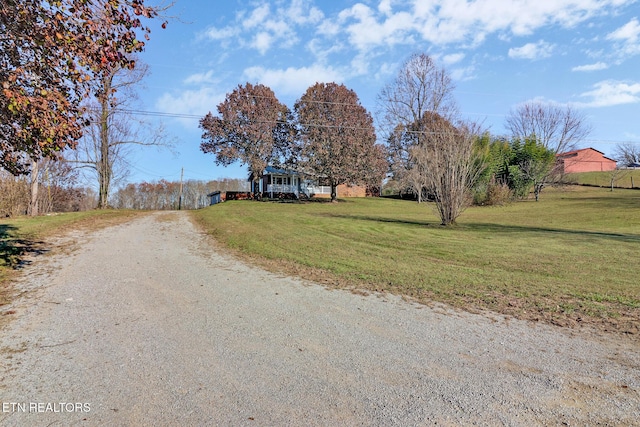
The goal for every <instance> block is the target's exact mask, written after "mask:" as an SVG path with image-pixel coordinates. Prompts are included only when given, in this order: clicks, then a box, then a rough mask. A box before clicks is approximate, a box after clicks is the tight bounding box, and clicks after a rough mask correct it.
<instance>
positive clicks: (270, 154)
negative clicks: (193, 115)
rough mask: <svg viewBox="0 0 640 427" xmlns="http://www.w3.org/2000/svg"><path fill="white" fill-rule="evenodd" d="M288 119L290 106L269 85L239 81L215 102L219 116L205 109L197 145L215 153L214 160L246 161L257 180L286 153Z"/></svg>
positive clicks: (227, 162) (226, 163)
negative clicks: (201, 131) (230, 90)
mask: <svg viewBox="0 0 640 427" xmlns="http://www.w3.org/2000/svg"><path fill="white" fill-rule="evenodd" d="M290 122H291V121H290V112H289V109H288V108H287V106H286V105H284V104H282V103H280V101H278V99H277V98H276V95H275V94H274V93H273V91H272V90H271V89H270V88H269V87H267V86H264V85H261V84H258V85H255V86H254V85H252V84H251V83H247V84H246V85H244V86H242V85H239V86H238V87H237V88H236V89H235V90H234V91H233V92H231V93H229V94H227V97H226V99H225V100H224V101H223V102H222V103H220V104H219V105H218V116H214V115H213V114H211V113H208V114H207V115H206V116H205V117H204V118H203V119H202V120H200V128H201V129H202V130H203V134H202V139H203V142H202V143H201V144H200V149H201V150H202V151H203V152H204V153H211V154H214V155H215V156H216V164H219V165H220V164H221V165H225V166H227V165H230V164H232V163H234V162H237V161H239V162H241V163H243V164H245V165H247V166H248V168H249V172H250V173H251V174H252V176H253V180H254V183H256V184H257V182H258V181H259V180H260V177H261V176H262V174H263V172H264V170H265V169H266V168H267V166H268V165H273V164H275V165H277V164H279V163H280V162H281V161H284V160H286V157H288V150H289V148H290V146H291V136H292V134H291V126H290ZM254 187H255V186H254ZM256 197H260V195H259V194H256Z"/></svg>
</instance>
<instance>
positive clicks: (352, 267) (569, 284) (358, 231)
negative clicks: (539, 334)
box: [193, 187, 640, 335]
mask: <svg viewBox="0 0 640 427" xmlns="http://www.w3.org/2000/svg"><path fill="white" fill-rule="evenodd" d="M639 211H640V192H638V191H633V190H619V191H615V192H610V191H608V190H606V189H599V188H588V187H568V188H565V189H563V190H559V189H546V190H545V192H543V194H542V198H541V201H540V202H534V201H529V200H528V201H523V202H517V203H513V204H511V205H508V206H504V207H473V208H469V209H468V210H467V211H466V212H465V213H464V214H463V215H462V216H461V217H460V218H459V221H458V224H457V225H456V226H455V227H442V226H440V225H439V219H438V218H437V217H436V216H435V215H434V213H433V210H432V209H431V206H430V204H428V203H427V204H425V203H423V204H418V203H415V202H410V201H402V200H391V199H378V198H367V199H346V200H345V201H344V203H328V204H324V203H315V204H313V203H308V204H304V203H303V204H298V203H264V202H251V201H237V202H226V203H223V204H220V205H216V206H213V207H210V208H207V209H203V210H200V211H197V212H193V216H194V217H195V218H196V220H197V221H198V222H199V223H200V224H201V225H202V226H203V227H204V228H205V229H206V230H207V232H208V233H209V234H211V235H212V236H213V237H214V238H215V239H216V240H217V241H218V242H219V243H221V244H223V245H225V246H226V247H227V248H230V249H232V250H234V251H236V253H239V254H242V255H243V256H245V257H250V258H252V259H253V260H254V262H258V263H260V264H261V265H262V266H264V267H266V268H268V269H271V270H274V271H279V272H287V273H290V274H296V275H298V276H302V277H306V278H309V279H312V280H316V281H319V282H322V283H325V284H330V285H332V286H339V287H346V288H352V289H360V290H369V291H378V292H391V293H395V294H400V295H405V296H407V297H409V298H412V299H414V300H418V301H421V302H425V303H428V302H430V301H439V302H444V303H448V304H451V305H454V306H457V307H462V308H465V309H468V310H485V309H488V310H492V311H496V312H500V313H503V314H506V315H511V316H515V317H518V318H523V319H532V320H539V321H545V322H549V323H555V324H560V325H577V324H589V325H595V326H597V327H599V328H603V329H608V330H617V331H619V332H622V333H627V334H636V335H637V334H638V333H640V330H638V328H639V325H640V285H639V281H638V277H637V271H640V268H639V267H640V261H639V259H638V256H637V249H638V247H640V234H639V233H638V230H640V215H638V212H639Z"/></svg>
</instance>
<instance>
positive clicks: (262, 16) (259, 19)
mask: <svg viewBox="0 0 640 427" xmlns="http://www.w3.org/2000/svg"><path fill="white" fill-rule="evenodd" d="M270 14H271V12H270V7H269V4H264V5H262V6H259V7H257V8H255V9H254V10H253V11H252V12H251V14H249V16H248V17H246V18H245V14H244V13H242V14H240V19H241V20H242V26H243V27H244V28H247V29H250V28H256V27H258V26H261V25H262V24H263V23H264V22H265V21H266V20H267V18H268V17H269V15H270Z"/></svg>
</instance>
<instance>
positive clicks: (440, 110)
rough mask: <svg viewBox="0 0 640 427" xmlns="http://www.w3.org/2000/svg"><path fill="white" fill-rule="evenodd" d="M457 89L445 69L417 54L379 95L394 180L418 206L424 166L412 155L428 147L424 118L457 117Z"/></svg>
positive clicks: (379, 118)
mask: <svg viewBox="0 0 640 427" xmlns="http://www.w3.org/2000/svg"><path fill="white" fill-rule="evenodd" d="M454 89H455V86H454V84H453V81H452V80H451V77H450V76H449V74H448V73H447V72H446V70H445V69H444V68H441V67H438V65H437V64H436V63H435V61H434V60H433V59H432V58H431V57H430V56H428V55H426V54H414V55H412V56H411V57H410V58H409V59H408V60H407V61H406V62H405V63H404V64H403V66H402V68H401V69H400V71H399V72H398V75H397V76H396V78H395V80H393V81H392V82H391V83H389V84H388V85H386V86H385V87H384V88H383V89H382V91H381V92H380V94H379V95H378V120H379V121H380V124H381V126H382V128H383V131H384V132H385V133H386V140H387V142H388V148H389V160H390V163H391V174H392V178H393V180H394V181H396V182H397V183H398V184H399V185H400V186H404V187H406V188H411V189H412V190H413V191H414V192H415V193H416V194H417V195H418V201H419V202H420V201H421V198H422V192H423V190H424V185H425V178H424V174H423V171H421V170H420V169H421V168H423V166H424V165H422V164H421V163H420V162H417V161H416V159H415V158H413V156H412V155H411V153H412V152H414V151H415V150H414V149H413V148H414V147H416V146H422V145H424V143H425V138H426V136H427V132H426V131H427V130H426V129H425V128H423V125H424V124H425V122H424V121H423V120H422V119H423V117H424V116H425V114H427V113H437V114H438V115H439V116H440V117H443V118H445V119H450V118H452V117H456V116H457V114H458V107H457V105H456V103H455V100H454V99H453V90H454Z"/></svg>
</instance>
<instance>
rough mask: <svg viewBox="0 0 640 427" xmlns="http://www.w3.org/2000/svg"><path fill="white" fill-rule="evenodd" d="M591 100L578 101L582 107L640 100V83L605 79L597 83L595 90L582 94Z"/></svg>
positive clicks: (620, 103) (612, 104)
mask: <svg viewBox="0 0 640 427" xmlns="http://www.w3.org/2000/svg"><path fill="white" fill-rule="evenodd" d="M580 96H581V97H582V98H587V99H589V101H587V102H581V103H578V105H579V106H581V107H612V106H615V105H623V104H637V103H639V102H640V83H633V82H623V81H616V80H605V81H602V82H599V83H596V84H595V85H594V86H593V90H591V91H588V92H585V93H583V94H582V95H580Z"/></svg>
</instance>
